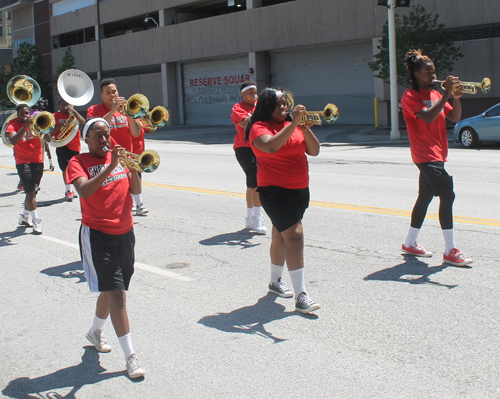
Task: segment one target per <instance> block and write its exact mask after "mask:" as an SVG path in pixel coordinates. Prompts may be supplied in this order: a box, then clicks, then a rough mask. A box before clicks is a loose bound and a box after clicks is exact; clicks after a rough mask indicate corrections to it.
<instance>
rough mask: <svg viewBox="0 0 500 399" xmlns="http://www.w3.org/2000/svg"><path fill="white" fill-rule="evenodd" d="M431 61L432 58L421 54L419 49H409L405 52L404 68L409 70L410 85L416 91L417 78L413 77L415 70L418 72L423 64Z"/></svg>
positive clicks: (417, 89) (417, 88)
mask: <svg viewBox="0 0 500 399" xmlns="http://www.w3.org/2000/svg"><path fill="white" fill-rule="evenodd" d="M431 63H432V60H431V59H430V58H429V57H427V56H426V55H422V52H421V51H420V50H410V51H407V52H406V59H405V65H406V69H407V70H408V72H410V79H411V86H412V87H413V89H415V90H416V91H419V87H418V81H417V78H416V77H415V72H420V70H421V69H422V68H423V67H424V66H425V65H428V64H431Z"/></svg>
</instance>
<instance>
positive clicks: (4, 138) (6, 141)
mask: <svg viewBox="0 0 500 399" xmlns="http://www.w3.org/2000/svg"><path fill="white" fill-rule="evenodd" d="M14 118H17V112H13V113H12V114H10V115H9V117H8V118H7V119H6V120H5V122H4V123H3V126H2V142H3V143H4V144H5V145H6V146H7V147H9V148H14V146H13V145H12V144H11V143H10V140H9V138H8V137H7V126H9V122H10V121H11V120H12V119H14Z"/></svg>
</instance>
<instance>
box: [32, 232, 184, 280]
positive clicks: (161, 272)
mask: <svg viewBox="0 0 500 399" xmlns="http://www.w3.org/2000/svg"><path fill="white" fill-rule="evenodd" d="M39 237H40V238H43V239H44V240H47V241H51V242H54V243H56V244H60V245H65V246H67V247H70V248H74V249H78V250H79V249H80V247H79V246H78V245H77V244H73V243H72V242H69V241H64V240H60V239H58V238H54V237H49V236H46V235H40V236H39ZM134 267H136V268H137V269H141V270H144V271H146V272H150V273H154V274H158V275H159V276H163V277H168V278H173V279H175V280H179V281H194V279H193V278H191V277H186V276H183V275H182V274H178V273H174V272H171V271H170V270H164V269H160V268H159V267H156V266H150V265H146V264H145V263H141V262H135V263H134Z"/></svg>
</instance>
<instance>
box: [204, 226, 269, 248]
mask: <svg viewBox="0 0 500 399" xmlns="http://www.w3.org/2000/svg"><path fill="white" fill-rule="evenodd" d="M256 235H259V234H257V233H255V232H252V231H250V230H248V229H243V230H240V231H235V232H234V233H224V234H219V235H217V236H214V237H210V238H207V239H205V240H201V241H200V244H201V245H229V246H240V247H241V249H245V248H251V247H255V246H257V245H260V244H253V243H252V242H250V241H249V240H250V239H251V238H253V237H254V236H256Z"/></svg>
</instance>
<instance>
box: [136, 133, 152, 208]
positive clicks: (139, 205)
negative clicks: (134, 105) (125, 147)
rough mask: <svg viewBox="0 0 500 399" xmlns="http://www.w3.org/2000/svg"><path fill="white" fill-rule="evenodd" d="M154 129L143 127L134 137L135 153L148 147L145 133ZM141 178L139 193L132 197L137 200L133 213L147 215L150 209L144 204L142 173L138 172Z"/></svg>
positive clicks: (141, 151)
mask: <svg viewBox="0 0 500 399" xmlns="http://www.w3.org/2000/svg"><path fill="white" fill-rule="evenodd" d="M153 132H154V130H150V129H146V128H144V127H143V128H141V134H140V135H139V137H132V152H133V153H134V154H138V155H140V154H142V153H143V152H144V150H145V149H146V146H145V144H144V134H145V133H146V134H153ZM138 174H139V180H140V182H141V186H140V191H139V193H138V194H132V198H133V200H134V202H135V206H133V207H132V213H134V212H135V214H136V215H138V216H146V215H147V213H148V212H149V211H148V209H147V208H146V207H145V206H144V202H143V200H142V173H141V172H138Z"/></svg>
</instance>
